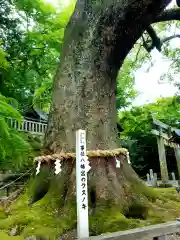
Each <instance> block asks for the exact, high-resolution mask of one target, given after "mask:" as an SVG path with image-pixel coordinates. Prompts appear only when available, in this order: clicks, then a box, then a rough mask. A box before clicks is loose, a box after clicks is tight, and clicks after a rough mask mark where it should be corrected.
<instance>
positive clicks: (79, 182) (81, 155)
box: [76, 130, 89, 239]
mask: <svg viewBox="0 0 180 240" xmlns="http://www.w3.org/2000/svg"><path fill="white" fill-rule="evenodd" d="M87 167H88V160H87V156H86V132H85V131H84V130H78V131H76V202H77V236H78V239H82V238H88V237H89V218H88V191H87V171H88V170H87Z"/></svg>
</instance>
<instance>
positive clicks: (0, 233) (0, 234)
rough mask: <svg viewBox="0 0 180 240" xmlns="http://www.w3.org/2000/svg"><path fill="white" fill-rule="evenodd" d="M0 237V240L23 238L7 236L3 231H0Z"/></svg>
mask: <svg viewBox="0 0 180 240" xmlns="http://www.w3.org/2000/svg"><path fill="white" fill-rule="evenodd" d="M0 239H2V240H23V239H24V238H23V237H21V236H8V235H7V234H6V233H4V232H0Z"/></svg>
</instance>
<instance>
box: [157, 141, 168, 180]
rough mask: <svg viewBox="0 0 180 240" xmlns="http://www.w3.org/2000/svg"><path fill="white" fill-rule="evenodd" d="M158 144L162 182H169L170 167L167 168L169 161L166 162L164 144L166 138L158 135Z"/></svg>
mask: <svg viewBox="0 0 180 240" xmlns="http://www.w3.org/2000/svg"><path fill="white" fill-rule="evenodd" d="M157 144H158V152H159V162H160V170H161V179H162V183H168V180H169V176H168V169H167V162H166V151H165V146H164V140H163V138H162V137H157Z"/></svg>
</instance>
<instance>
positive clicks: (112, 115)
mask: <svg viewBox="0 0 180 240" xmlns="http://www.w3.org/2000/svg"><path fill="white" fill-rule="evenodd" d="M88 2H89V3H88ZM169 2H170V0H141V1H140V0H139V1H138V0H124V1H123V0H116V1H112V0H104V1H87V0H86V1H85V0H79V1H77V4H76V7H75V11H74V13H73V15H72V17H71V19H70V21H69V23H68V25H67V28H66V31H65V38H64V44H63V47H62V52H61V58H60V64H59V66H58V69H57V73H56V75H55V77H54V84H53V97H52V106H51V111H50V117H49V121H48V128H47V132H46V135H45V142H44V152H48V153H60V152H61V151H62V152H75V131H76V130H78V129H85V130H86V131H87V149H88V150H96V149H101V150H103V149H114V148H117V146H118V141H117V129H116V95H115V92H116V77H117V74H118V71H119V69H120V68H121V66H122V64H123V61H124V59H125V57H126V56H127V55H128V53H129V52H130V50H131V49H132V47H133V45H134V44H135V42H136V41H137V40H138V39H139V38H140V36H141V35H142V33H143V32H144V30H145V29H146V27H147V26H149V25H150V24H151V23H152V22H153V20H154V19H155V18H156V17H157V16H158V15H159V14H160V13H162V11H163V9H164V8H165V7H166V6H167V4H168V3H169ZM90 161H91V165H92V171H91V173H90V174H89V176H90V182H89V183H88V184H89V186H92V188H93V187H95V188H96V197H97V199H98V198H100V199H106V200H107V199H108V200H110V201H111V200H112V201H115V202H116V203H118V204H121V206H124V205H125V203H129V204H130V202H131V201H132V200H133V199H135V198H136V199H137V198H139V197H138V196H140V195H141V194H140V195H138V194H139V193H137V192H136V190H137V189H136V190H135V188H134V186H135V185H136V184H139V186H140V185H143V184H141V181H140V180H139V179H138V177H137V175H136V174H135V172H134V171H133V169H132V168H131V167H130V166H129V165H128V164H127V162H126V160H125V159H121V163H122V167H121V168H120V171H117V169H116V167H115V159H114V158H113V159H102V158H101V159H100V158H98V159H90ZM65 165H67V164H65ZM74 167H75V166H73V165H71V166H70V167H69V168H68V169H69V173H71V174H69V176H70V177H69V176H66V178H70V182H69V183H71V182H72V185H71V184H69V190H68V191H66V192H69V194H67V195H70V192H71V193H72V192H74V191H75V188H74V185H73V182H74V180H75V169H74ZM66 181H67V179H66ZM63 182H64V181H63ZM72 190H73V191H72ZM141 193H142V195H143V194H144V192H143V190H142V192H141ZM137 195H138V196H137ZM143 196H144V197H145V194H144V195H143ZM139 199H140V198H139Z"/></svg>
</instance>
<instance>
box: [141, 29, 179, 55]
mask: <svg viewBox="0 0 180 240" xmlns="http://www.w3.org/2000/svg"><path fill="white" fill-rule="evenodd" d="M146 31H147V33H148V34H149V36H150V37H151V39H152V43H151V44H150V45H149V42H150V41H145V40H144V38H143V36H142V38H143V46H144V48H145V49H146V50H147V52H150V51H151V50H152V49H153V48H154V47H155V48H156V49H157V50H158V51H159V52H161V48H162V45H163V43H165V42H167V41H170V40H171V39H173V38H180V34H175V35H172V36H169V37H166V38H164V39H160V38H159V37H158V36H157V34H156V32H155V30H154V29H153V27H152V26H148V27H147V28H146Z"/></svg>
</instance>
